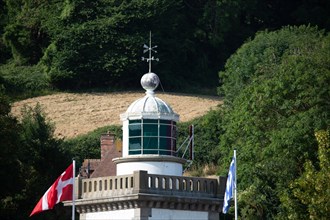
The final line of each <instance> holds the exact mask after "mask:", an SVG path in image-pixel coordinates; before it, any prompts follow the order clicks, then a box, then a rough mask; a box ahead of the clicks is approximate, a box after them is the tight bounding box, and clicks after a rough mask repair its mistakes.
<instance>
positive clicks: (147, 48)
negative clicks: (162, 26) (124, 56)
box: [142, 31, 159, 73]
mask: <svg viewBox="0 0 330 220" xmlns="http://www.w3.org/2000/svg"><path fill="white" fill-rule="evenodd" d="M157 47H158V46H157V45H155V46H153V47H152V46H151V31H150V33H149V46H147V45H146V44H144V45H143V48H144V50H143V53H146V52H148V51H149V58H145V57H142V61H144V60H146V61H147V62H148V63H149V73H151V61H154V60H155V61H159V59H158V58H154V57H153V56H151V51H153V52H154V53H157V51H156V50H154V49H155V48H157Z"/></svg>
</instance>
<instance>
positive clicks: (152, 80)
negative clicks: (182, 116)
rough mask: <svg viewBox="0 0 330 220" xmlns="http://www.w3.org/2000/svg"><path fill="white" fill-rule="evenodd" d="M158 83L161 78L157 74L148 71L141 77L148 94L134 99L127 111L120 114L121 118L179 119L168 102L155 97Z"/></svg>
mask: <svg viewBox="0 0 330 220" xmlns="http://www.w3.org/2000/svg"><path fill="white" fill-rule="evenodd" d="M158 84H159V78H158V76H157V75H156V74H154V73H146V74H145V75H144V76H143V77H142V78H141V85H142V87H143V88H144V89H145V90H146V96H144V97H143V98H140V99H138V100H136V101H134V102H133V103H132V104H131V105H130V106H129V107H128V109H127V111H126V112H125V113H124V114H121V115H120V118H121V120H127V119H142V118H144V119H146V118H148V119H165V120H173V121H178V120H179V115H178V114H176V113H175V112H173V110H172V108H171V107H170V106H169V105H168V104H167V103H166V102H164V101H163V100H161V99H159V98H157V97H155V95H154V89H156V88H157V86H158Z"/></svg>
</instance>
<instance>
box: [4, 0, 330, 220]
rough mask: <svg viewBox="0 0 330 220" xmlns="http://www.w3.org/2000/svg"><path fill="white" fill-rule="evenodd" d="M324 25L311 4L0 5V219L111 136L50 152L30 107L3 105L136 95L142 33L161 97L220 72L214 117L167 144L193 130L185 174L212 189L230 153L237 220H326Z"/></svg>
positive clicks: (167, 0) (48, 135) (71, 1)
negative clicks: (48, 95) (63, 94)
mask: <svg viewBox="0 0 330 220" xmlns="http://www.w3.org/2000/svg"><path fill="white" fill-rule="evenodd" d="M329 11H330V1H323V0H320V1H307V0H303V1H301V0H293V1H284V0H277V1H265V0H250V1H243V0H232V1H227V0H206V1H200V0H192V1H175V0H162V1H159V0H133V1H115V0H100V1H87V0H66V1H59V0H48V1H43V0H41V1H30V0H0V35H1V38H0V86H1V92H0V140H1V141H0V151H1V152H0V165H1V170H0V177H1V180H6V181H2V191H1V193H0V218H1V219H27V216H28V215H29V212H30V211H31V210H32V208H33V206H34V205H35V204H36V202H37V201H38V200H39V198H40V196H41V195H42V194H43V193H44V192H45V191H46V187H49V186H50V185H51V184H52V182H53V181H54V179H55V178H56V177H57V176H58V174H59V173H60V172H62V171H63V169H65V167H66V166H67V164H69V163H70V160H71V158H72V157H76V158H77V159H78V163H79V161H80V162H81V160H82V159H84V158H87V157H98V156H99V135H100V134H101V133H104V132H106V131H108V130H110V131H111V132H114V133H116V134H117V136H118V137H120V135H121V130H120V128H119V127H106V128H101V129H99V130H97V131H95V132H92V133H90V134H88V135H85V136H80V137H77V138H75V139H70V140H59V139H57V138H55V137H54V135H53V127H52V125H51V124H49V123H48V122H47V120H46V118H45V115H44V114H43V113H42V111H41V109H40V107H36V108H34V109H25V110H24V114H23V119H22V121H21V122H18V121H17V120H16V119H15V118H13V117H12V116H11V115H10V113H9V112H10V105H9V102H8V97H7V96H6V95H5V94H4V93H6V94H7V95H8V94H9V95H10V96H17V95H21V97H27V96H32V95H38V94H41V93H42V92H43V91H45V90H51V89H54V88H56V89H85V88H95V87H111V88H118V87H125V88H135V87H137V86H138V82H139V79H140V77H141V75H142V74H143V73H145V72H146V71H147V68H146V67H147V66H146V64H144V63H142V62H140V61H139V60H140V57H141V56H143V53H142V45H143V44H144V43H147V41H148V34H149V31H150V30H151V31H152V34H153V42H154V44H157V45H158V46H159V54H157V55H156V56H157V57H159V58H160V62H158V63H155V64H154V65H153V70H154V71H155V72H156V73H157V74H158V75H159V76H160V78H161V80H162V84H163V85H164V86H165V89H167V90H169V89H178V88H180V89H182V88H183V89H188V90H192V88H193V87H208V88H215V87H216V86H218V76H217V72H219V70H222V69H223V71H221V72H220V87H219V93H220V95H223V96H224V97H225V105H224V108H223V109H222V110H215V111H211V112H209V113H208V114H207V115H206V116H204V117H201V118H198V119H195V120H193V121H192V122H189V123H182V124H178V128H179V134H178V135H179V139H178V143H179V144H180V143H182V141H183V138H184V137H186V135H187V131H188V129H187V127H188V124H194V125H195V126H196V127H195V128H196V129H195V135H196V137H195V145H196V148H195V150H196V152H195V153H196V154H195V156H196V157H195V161H194V163H195V165H196V166H197V167H199V166H200V165H203V164H206V163H217V162H218V164H217V165H218V167H219V173H220V174H222V175H225V174H226V173H227V169H228V165H229V161H230V157H231V156H232V149H233V148H236V149H237V151H238V155H237V156H238V190H239V214H240V216H241V218H242V219H327V218H329V216H327V215H328V213H329V209H328V208H329V202H328V201H329V195H330V193H329V183H328V182H329V181H328V179H329V164H328V161H329V109H330V106H329V105H330V103H329V100H330V94H329V88H330V85H329V84H330V35H329V33H328V32H327V31H329V30H330V16H329ZM300 24H304V25H305V26H300V27H293V26H288V27H285V28H282V27H283V26H286V25H300ZM316 25H317V26H318V28H317V27H316ZM281 28H282V29H281ZM321 29H324V30H325V31H320V30H321ZM265 30H266V31H265ZM274 30H276V31H274ZM255 33H257V34H256V35H255V36H254V34H255ZM249 37H250V38H251V39H250V40H248V41H247V42H246V43H245V44H243V45H242V43H243V42H244V41H245V40H246V39H247V38H249ZM239 47H240V48H239ZM237 48H239V49H238V50H237V51H236V52H235V53H234V54H233V55H232V53H233V52H234V51H235V50H236V49H237ZM231 55H232V56H231ZM228 57H230V58H229V59H228V60H227V58H228ZM226 60H227V61H226ZM224 63H226V65H225V67H223V65H224ZM3 88H4V89H3ZM22 94H23V96H22ZM11 98H12V97H11ZM315 135H316V138H315ZM215 146H217V147H215ZM40 180H42V181H40ZM12 183H14V184H12ZM63 210H64V211H63ZM66 214H67V213H65V209H63V207H60V206H57V208H56V209H55V210H54V211H52V212H45V213H43V214H40V216H36V217H35V219H38V218H39V219H66V216H67V215H66Z"/></svg>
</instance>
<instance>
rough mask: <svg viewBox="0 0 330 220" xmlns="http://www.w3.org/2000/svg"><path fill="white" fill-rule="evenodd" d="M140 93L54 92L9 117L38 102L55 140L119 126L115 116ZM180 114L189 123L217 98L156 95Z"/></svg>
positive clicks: (14, 108)
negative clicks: (51, 128) (110, 126)
mask: <svg viewBox="0 0 330 220" xmlns="http://www.w3.org/2000/svg"><path fill="white" fill-rule="evenodd" d="M143 96H144V93H143V92H118V93H58V94H54V95H48V96H41V97H36V98H31V99H26V100H23V101H19V102H15V103H13V105H12V114H13V115H14V116H17V117H18V118H19V116H20V112H21V109H22V107H23V106H24V105H28V106H31V107H33V106H35V105H36V104H37V103H39V104H40V105H41V106H42V109H43V111H44V112H45V113H46V116H47V118H48V119H49V120H50V121H51V122H53V123H54V124H55V135H56V136H58V137H64V138H66V137H75V136H77V135H79V134H86V133H88V132H89V131H92V130H94V129H96V128H99V127H103V126H107V125H120V124H121V121H120V118H119V115H120V114H121V113H124V112H125V111H126V109H127V108H128V106H129V105H130V104H131V103H132V102H133V101H135V100H136V99H138V98H141V97H143ZM156 96H157V97H159V98H161V99H162V100H164V101H165V102H166V103H168V104H169V105H170V106H171V107H172V109H173V110H174V111H175V112H176V113H178V114H179V115H180V121H189V120H191V119H193V118H196V117H198V116H202V115H204V114H205V113H206V112H207V111H209V110H210V109H212V108H215V107H216V106H218V105H220V104H222V101H221V99H220V98H219V97H211V96H193V95H184V94H174V93H163V94H158V93H157V94H156Z"/></svg>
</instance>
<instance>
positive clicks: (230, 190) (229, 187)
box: [222, 155, 236, 214]
mask: <svg viewBox="0 0 330 220" xmlns="http://www.w3.org/2000/svg"><path fill="white" fill-rule="evenodd" d="M235 162H236V158H235V155H234V157H233V159H232V161H231V163H230V167H229V173H228V178H227V183H226V191H225V197H224V199H223V200H224V201H223V208H222V212H223V213H224V214H226V213H227V212H228V209H229V201H230V199H231V198H233V197H234V190H235V189H236V181H235V178H236V174H235V171H236V167H235V166H236V164H235Z"/></svg>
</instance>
